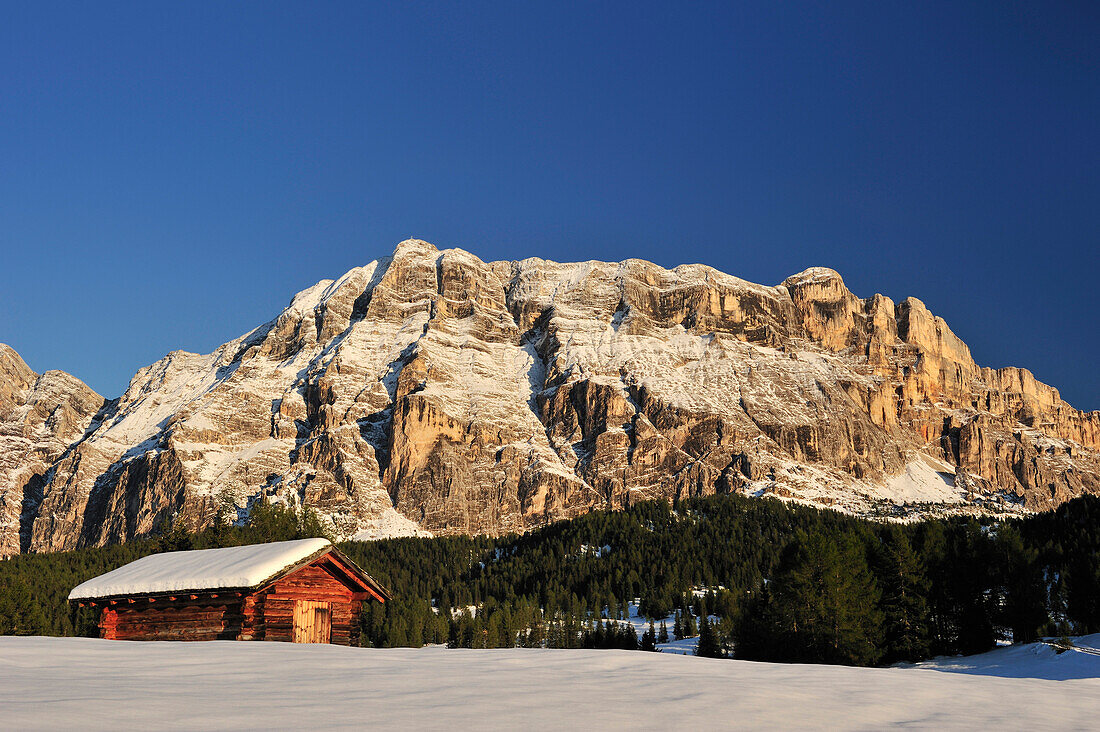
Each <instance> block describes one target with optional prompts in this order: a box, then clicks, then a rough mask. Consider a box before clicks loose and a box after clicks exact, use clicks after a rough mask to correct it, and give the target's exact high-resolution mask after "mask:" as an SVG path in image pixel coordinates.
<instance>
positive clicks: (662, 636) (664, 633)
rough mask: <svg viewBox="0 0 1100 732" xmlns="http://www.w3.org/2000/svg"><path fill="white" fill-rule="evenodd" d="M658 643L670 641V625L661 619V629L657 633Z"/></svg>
mask: <svg viewBox="0 0 1100 732" xmlns="http://www.w3.org/2000/svg"><path fill="white" fill-rule="evenodd" d="M657 642H658V643H668V626H667V625H665V621H663V620H662V621H661V631H660V633H658V634H657Z"/></svg>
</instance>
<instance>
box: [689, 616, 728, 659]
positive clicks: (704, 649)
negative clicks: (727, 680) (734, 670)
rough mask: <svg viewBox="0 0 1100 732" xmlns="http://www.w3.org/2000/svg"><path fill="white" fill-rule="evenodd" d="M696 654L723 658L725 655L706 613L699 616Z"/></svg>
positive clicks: (704, 656)
mask: <svg viewBox="0 0 1100 732" xmlns="http://www.w3.org/2000/svg"><path fill="white" fill-rule="evenodd" d="M695 655H696V656H701V657H702V658H722V656H723V655H724V654H723V653H722V646H721V645H720V644H719V643H718V638H717V637H716V636H715V633H714V627H713V626H712V625H711V623H710V620H709V619H708V618H707V616H706V615H704V616H703V617H701V618H699V642H698V643H696V644H695Z"/></svg>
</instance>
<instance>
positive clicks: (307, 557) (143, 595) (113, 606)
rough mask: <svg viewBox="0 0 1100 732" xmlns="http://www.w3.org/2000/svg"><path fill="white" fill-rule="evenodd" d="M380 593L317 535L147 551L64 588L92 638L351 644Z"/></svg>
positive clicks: (377, 586)
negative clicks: (88, 616)
mask: <svg viewBox="0 0 1100 732" xmlns="http://www.w3.org/2000/svg"><path fill="white" fill-rule="evenodd" d="M388 599H389V593H388V592H387V591H386V590H385V588H383V587H382V586H381V585H380V584H378V583H377V582H375V581H374V580H373V579H371V577H370V575H368V574H367V573H366V572H364V571H363V570H362V569H360V568H359V567H357V566H356V565H355V563H354V562H352V561H351V560H350V559H348V558H347V557H345V556H344V555H343V554H341V553H340V552H339V551H337V550H336V548H335V547H334V546H333V545H332V544H331V543H330V542H329V541H328V540H327V539H301V540H298V541H281V542H275V543H272V544H255V545H252V546H235V547H227V548H225V549H200V550H197V551H185V552H168V553H164V554H152V555H150V556H147V557H143V558H141V559H139V560H137V561H136V562H131V563H130V564H127V565H125V566H122V567H119V568H118V569H116V570H114V571H112V572H108V573H107V574H104V575H100V576H99V577H95V578H93V579H90V580H88V581H87V582H84V583H82V584H80V585H77V586H76V587H75V588H73V591H72V592H70V593H69V602H70V603H76V604H79V605H80V606H81V607H83V606H86V605H88V606H91V607H94V608H98V609H99V610H100V620H99V629H100V637H102V638H110V639H119V640H269V641H292V642H294V643H336V644H340V645H356V644H357V643H358V640H359V614H360V611H361V609H362V604H363V602H364V601H378V602H385V601H386V600H388Z"/></svg>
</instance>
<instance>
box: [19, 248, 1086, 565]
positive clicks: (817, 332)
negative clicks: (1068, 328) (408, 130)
mask: <svg viewBox="0 0 1100 732" xmlns="http://www.w3.org/2000/svg"><path fill="white" fill-rule="evenodd" d="M4 364H8V365H4ZM11 364H14V365H11ZM20 364H22V362H21V361H18V357H15V358H14V359H13V358H12V357H11V356H8V357H7V361H2V360H0V369H3V371H2V374H3V382H2V383H0V400H2V401H0V404H3V405H9V404H11V405H15V406H12V407H9V406H4V413H5V414H8V413H9V412H10V413H12V414H15V411H18V410H19V409H24V412H20V414H24V415H25V414H26V413H29V412H26V406H25V405H27V404H30V403H31V402H32V401H33V402H34V403H35V404H38V403H41V404H46V403H47V402H48V401H49V400H48V399H47V400H44V401H43V400H39V401H34V399H33V398H32V396H31V394H32V393H36V392H35V389H36V388H37V387H32V383H36V382H35V379H37V380H38V381H41V380H42V379H45V378H46V376H47V375H43V377H35V376H34V375H33V374H32V373H31V372H30V371H29V369H26V367H25V365H22V366H21V367H20ZM52 373H56V372H52ZM53 378H54V379H61V377H60V376H57V377H53ZM66 378H68V379H70V380H71V382H72V384H74V385H75V384H79V382H76V381H75V380H73V379H71V377H66ZM66 383H68V382H66ZM80 386H83V385H80ZM42 388H43V389H45V386H43V387H42ZM51 388H54V390H55V391H57V389H59V387H51ZM84 388H85V389H86V387H84ZM62 391H63V390H62ZM77 392H79V390H78V389H75V387H73V388H72V389H70V392H65V393H72V394H74V396H70V397H68V399H69V401H68V402H66V403H67V404H69V405H70V406H68V407H66V408H65V409H62V410H61V412H59V413H58V415H59V416H57V417H56V418H55V417H49V420H52V421H50V425H52V426H51V427H49V428H48V429H52V430H53V432H50V433H49V434H50V435H52V437H50V440H47V441H48V442H49V445H50V446H49V448H48V449H46V448H35V449H36V450H38V452H35V453H34V454H35V455H38V457H35V458H33V459H31V458H30V457H27V456H29V455H30V454H31V453H32V452H34V450H32V449H31V448H30V447H28V445H29V444H31V443H32V442H33V443H34V444H36V445H37V444H44V443H43V442H42V440H43V439H45V438H38V437H36V438H34V439H33V440H32V439H31V438H26V439H27V440H29V442H25V443H20V444H19V445H15V444H14V443H11V444H9V443H8V442H5V443H4V448H3V452H2V453H0V460H2V461H4V462H3V463H2V464H3V465H7V466H9V467H8V468H7V470H8V473H11V474H14V473H13V471H14V470H16V468H15V467H12V466H17V467H18V470H20V471H23V472H21V473H20V476H23V477H21V478H18V479H15V480H14V481H13V479H8V478H5V482H4V483H3V484H0V486H2V487H0V491H3V492H2V493H0V505H3V506H8V507H10V506H12V505H14V504H13V501H14V502H15V503H18V505H19V507H20V508H19V510H18V511H16V512H15V514H12V510H11V509H10V508H8V509H6V510H7V513H5V514H4V515H5V516H7V517H8V518H7V519H6V520H7V521H8V523H7V524H5V525H6V526H7V525H11V526H21V527H22V532H23V533H22V536H23V539H22V541H16V540H13V539H11V538H10V536H14V535H15V534H13V533H12V530H11V529H9V530H8V535H9V538H8V539H7V544H5V545H4V546H6V547H7V548H8V549H7V550H8V551H9V552H10V551H12V550H13V549H14V548H16V547H20V548H22V549H23V550H28V549H29V550H33V551H50V550H58V549H65V548H71V547H74V546H81V545H95V544H103V543H106V542H114V541H123V540H126V539H128V538H130V537H133V536H138V535H142V534H147V533H149V532H151V531H154V530H155V529H156V528H157V526H158V525H159V524H160V523H161V522H163V521H164V520H166V519H171V520H174V521H181V522H183V523H185V524H186V525H188V526H190V527H193V528H199V527H202V526H205V525H207V524H209V522H210V521H211V520H212V519H213V516H214V515H215V514H216V513H217V512H218V511H224V510H229V511H231V512H235V513H236V515H237V516H238V517H243V516H244V515H246V514H247V511H248V508H249V506H250V505H251V504H252V502H254V501H256V500H260V499H265V500H279V501H286V502H288V503H291V504H293V505H308V506H312V507H314V508H316V509H317V510H318V511H319V512H320V513H321V514H322V515H323V516H325V517H327V519H328V520H329V521H330V522H331V523H332V525H333V527H334V529H335V531H336V532H337V533H339V534H340V535H342V536H360V537H371V536H390V535H400V534H408V533H418V532H431V533H442V534H447V533H475V532H490V533H496V532H506V531H524V530H527V529H529V528H531V527H533V526H538V525H541V524H543V523H545V522H547V521H552V520H555V519H560V518H565V517H570V516H574V515H577V514H580V513H583V512H585V511H589V510H592V509H593V508H597V507H608V508H621V507H623V506H627V505H629V504H630V503H631V502H633V501H638V500H645V499H652V498H665V499H671V498H675V497H687V496H695V495H706V494H710V493H715V492H741V493H746V494H751V495H775V496H778V497H781V498H785V499H790V500H799V501H806V502H812V503H816V504H819V505H826V506H832V507H835V508H839V509H841V510H846V511H850V512H853V513H860V514H868V515H879V516H899V517H900V516H913V515H927V514H933V513H943V512H958V511H991V512H997V513H1003V512H1012V511H1028V510H1044V509H1048V508H1051V507H1053V506H1055V505H1057V504H1058V503H1060V502H1062V501H1064V500H1067V499H1068V498H1071V497H1073V496H1075V495H1080V494H1081V493H1086V492H1093V493H1096V492H1100V459H1098V450H1100V413H1096V412H1093V413H1083V412H1080V411H1078V410H1075V409H1073V408H1072V407H1071V406H1069V405H1068V404H1066V403H1065V402H1063V401H1062V400H1061V398H1060V397H1059V395H1058V392H1057V390H1055V389H1053V388H1051V387H1048V386H1046V385H1044V384H1041V383H1039V382H1037V381H1036V380H1035V379H1034V378H1033V377H1032V375H1031V374H1030V373H1028V372H1027V371H1024V370H1022V369H1001V370H999V371H993V370H990V369H983V368H980V367H978V366H977V365H976V364H975V363H974V361H973V359H972V358H971V355H970V352H969V349H968V348H967V347H966V345H965V344H964V343H963V342H962V341H961V340H960V339H959V338H958V337H957V336H955V335H954V333H952V331H951V329H950V328H949V327H948V326H947V324H946V323H945V322H944V321H943V320H942V319H940V318H937V317H935V316H934V315H932V313H930V312H929V311H928V309H927V308H926V307H925V306H924V304H923V303H921V302H920V301H919V300H916V299H913V298H909V299H907V300H905V301H903V302H901V303H898V304H895V303H894V302H893V301H891V300H890V299H889V298H886V297H883V296H881V295H875V296H873V297H870V298H866V299H861V298H859V297H856V296H855V295H853V294H852V293H851V292H850V291H849V290H848V289H847V287H846V286H845V285H844V282H843V280H842V279H841V277H840V275H838V274H837V273H836V272H834V271H832V270H829V269H825V268H820V267H815V268H812V269H808V270H806V271H805V272H802V273H799V274H797V275H794V276H792V277H790V278H788V279H787V280H786V281H784V282H783V283H782V284H781V285H778V286H775V287H766V286H761V285H756V284H752V283H749V282H745V281H743V280H739V279H737V278H735V277H731V276H729V275H726V274H723V273H721V272H718V271H716V270H714V269H711V268H709V267H705V266H701V265H684V266H680V267H676V268H675V269H671V270H668V269H664V268H661V267H658V266H656V265H654V264H651V263H648V262H643V261H640V260H628V261H625V262H621V263H617V264H612V263H603V262H583V263H577V264H560V263H556V262H550V261H545V260H540V259H529V260H523V261H519V262H491V263H487V262H482V261H481V260H479V259H478V258H477V257H475V256H473V255H472V254H469V253H467V252H464V251H461V250H454V249H452V250H446V251H438V250H437V249H436V248H435V247H433V246H432V245H431V244H428V243H426V242H423V241H418V240H410V241H406V242H402V243H401V244H400V245H398V247H397V249H396V251H395V252H394V254H393V256H392V257H389V258H386V259H383V260H379V261H377V262H372V263H371V264H368V265H366V266H365V267H360V268H357V269H354V270H352V271H351V272H348V273H347V274H345V275H344V276H343V277H341V278H340V279H339V280H335V281H323V282H320V283H318V284H317V285H315V286H314V287H312V288H310V289H308V290H305V291H303V292H301V293H299V294H298V295H297V296H296V297H295V298H294V299H293V300H292V302H291V303H290V305H289V306H288V307H287V308H286V309H285V310H284V311H283V312H282V313H281V314H280V315H279V316H278V317H277V318H276V319H275V320H273V321H271V322H270V323H267V324H265V325H263V326H261V327H260V328H257V329H256V330H254V331H252V332H251V333H248V334H246V335H245V336H242V337H241V338H239V339H237V340H235V341H232V342H230V343H227V344H225V345H223V346H222V347H221V348H219V349H217V350H216V351H215V352H214V353H211V354H209V355H197V354H190V353H183V352H176V353H172V354H169V355H168V356H166V357H165V358H164V359H162V360H161V361H159V362H157V363H156V364H153V365H152V366H149V367H147V368H145V369H142V370H141V371H139V372H138V373H137V374H136V375H135V376H134V378H133V379H132V380H131V382H130V385H129V387H128V388H127V390H126V392H125V393H124V394H123V395H122V396H121V397H120V398H119V399H118V400H116V401H114V402H110V403H107V404H106V405H103V403H102V400H101V399H100V398H99V397H96V396H94V395H91V396H88V395H90V394H91V393H90V391H89V392H88V395H84V393H83V392H80V394H81V395H82V396H81V397H79V398H78V397H77V396H75V394H76V393H77ZM43 393H45V392H44V391H43ZM57 393H58V394H60V393H61V392H60V391H57ZM19 405H23V406H19ZM101 407H102V408H101ZM51 409H53V408H52V407H51ZM13 410H15V411H13ZM97 412H98V415H97V416H94V419H93V415H96V413H97ZM52 413H53V412H48V413H47V412H41V413H40V412H35V414H36V415H38V416H35V417H34V418H32V419H30V421H29V422H27V421H26V418H25V416H24V417H20V418H19V419H21V420H23V421H21V422H20V421H18V420H16V419H14V418H10V417H6V416H5V417H4V420H5V421H4V424H5V425H9V424H16V423H17V422H18V423H19V424H22V425H24V426H25V425H27V424H30V425H32V426H34V425H42V429H47V427H46V426H45V425H46V422H47V421H49V420H47V416H48V415H49V414H52ZM43 415H46V416H43ZM59 425H64V427H61V426H59ZM5 429H6V430H7V429H9V427H5ZM10 429H14V427H12V428H10ZM20 429H23V428H22V427H21V428H20ZM37 429H39V428H38V427H34V428H33V429H32V431H34V430H37ZM47 431H48V430H47ZM5 434H7V433H6V432H5ZM35 434H38V433H37V432H36V433H35ZM43 434H45V433H43ZM35 440H38V442H35ZM8 473H0V475H4V476H6V475H8ZM32 475H36V476H39V477H38V478H37V479H36V480H35V481H32V483H33V485H32V486H31V487H30V488H29V489H28V488H27V477H28V476H32ZM20 481H21V482H20ZM16 483H19V485H18V486H17V485H16ZM24 494H25V495H24ZM12 516H15V518H14V519H13V518H12ZM19 516H21V517H22V518H19ZM13 521H14V523H12V522H13ZM16 533H18V532H16Z"/></svg>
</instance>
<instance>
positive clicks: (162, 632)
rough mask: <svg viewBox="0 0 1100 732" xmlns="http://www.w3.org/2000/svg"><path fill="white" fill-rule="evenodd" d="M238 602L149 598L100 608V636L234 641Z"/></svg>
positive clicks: (237, 632) (239, 618)
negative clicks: (101, 610)
mask: <svg viewBox="0 0 1100 732" xmlns="http://www.w3.org/2000/svg"><path fill="white" fill-rule="evenodd" d="M242 620H243V615H242V613H241V600H240V598H226V597H217V598H213V597H209V596H207V597H202V596H200V597H197V598H195V599H190V598H176V599H173V600H169V599H168V598H164V597H161V598H154V599H153V600H152V601H150V600H149V599H148V598H143V599H136V600H134V601H133V602H129V601H125V600H123V601H121V602H119V603H118V604H115V605H108V606H106V607H104V608H103V614H102V618H101V621H100V635H101V637H103V638H114V639H117V640H236V639H237V637H238V636H239V635H240V632H241V622H242Z"/></svg>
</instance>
